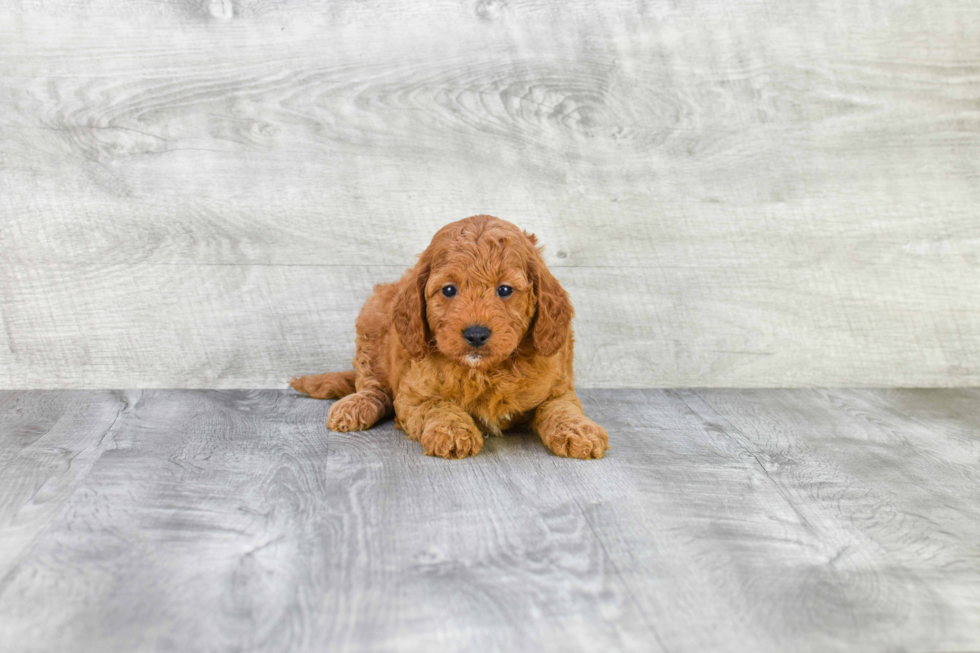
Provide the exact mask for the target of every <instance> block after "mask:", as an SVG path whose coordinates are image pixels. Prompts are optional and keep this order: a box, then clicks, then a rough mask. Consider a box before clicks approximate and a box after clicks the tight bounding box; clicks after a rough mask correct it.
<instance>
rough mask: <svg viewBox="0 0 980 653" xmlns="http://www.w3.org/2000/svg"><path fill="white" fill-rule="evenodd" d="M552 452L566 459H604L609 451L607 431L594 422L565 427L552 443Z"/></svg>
mask: <svg viewBox="0 0 980 653" xmlns="http://www.w3.org/2000/svg"><path fill="white" fill-rule="evenodd" d="M550 448H551V450H552V451H553V452H554V453H555V454H557V455H559V456H563V457H566V458H579V459H581V460H589V459H592V458H602V456H603V454H604V453H605V452H606V450H607V449H609V435H608V434H607V433H606V429H604V428H602V427H601V426H599V425H598V424H596V423H595V422H592V421H583V422H579V423H575V424H568V425H564V426H562V427H561V428H560V429H559V432H558V433H556V434H555V436H554V437H553V438H552V441H551V447H550Z"/></svg>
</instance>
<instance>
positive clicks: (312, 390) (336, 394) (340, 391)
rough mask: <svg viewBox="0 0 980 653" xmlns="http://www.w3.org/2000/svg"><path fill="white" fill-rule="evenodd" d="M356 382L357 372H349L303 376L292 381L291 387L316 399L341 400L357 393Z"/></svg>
mask: <svg viewBox="0 0 980 653" xmlns="http://www.w3.org/2000/svg"><path fill="white" fill-rule="evenodd" d="M356 380H357V372H355V371H354V370H348V371H346V372H327V373H326V374H313V375H310V376H301V377H299V378H298V379H293V380H291V381H290V382H289V385H291V386H292V387H293V389H295V390H296V391H297V392H303V393H305V394H308V395H310V396H311V397H313V398H314V399H339V398H341V397H346V396H347V395H349V394H353V393H354V392H356V391H357V387H356V385H355V384H356Z"/></svg>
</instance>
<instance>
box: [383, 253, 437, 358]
mask: <svg viewBox="0 0 980 653" xmlns="http://www.w3.org/2000/svg"><path fill="white" fill-rule="evenodd" d="M431 261H432V256H431V253H430V251H429V250H428V249H426V250H425V251H424V252H422V254H421V256H419V260H418V263H416V264H415V267H414V268H412V269H411V270H409V271H408V272H406V273H405V276H403V277H402V278H401V281H399V283H398V292H397V293H395V300H394V305H393V306H392V314H391V319H392V322H393V323H394V325H395V331H397V332H398V339H399V340H401V343H402V345H403V346H404V347H405V349H407V350H408V353H409V354H411V355H412V358H422V357H423V356H425V354H426V353H427V352H428V351H429V338H430V337H431V334H430V333H429V325H428V322H427V320H426V316H425V284H426V282H427V281H428V280H429V268H430V266H431Z"/></svg>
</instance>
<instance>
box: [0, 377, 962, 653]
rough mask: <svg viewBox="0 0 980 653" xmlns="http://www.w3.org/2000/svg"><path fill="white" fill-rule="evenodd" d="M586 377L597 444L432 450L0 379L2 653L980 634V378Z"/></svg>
mask: <svg viewBox="0 0 980 653" xmlns="http://www.w3.org/2000/svg"><path fill="white" fill-rule="evenodd" d="M583 401H584V404H585V408H586V412H587V413H588V414H589V415H590V416H592V417H593V418H595V419H596V420H598V421H599V422H600V423H602V424H604V425H605V426H606V427H607V428H608V429H609V432H610V436H611V444H612V449H611V450H610V451H609V452H608V454H607V457H605V458H603V459H602V460H601V461H594V462H589V463H583V462H581V461H571V460H566V459H560V458H557V457H555V456H553V455H551V454H550V453H549V452H548V451H547V450H546V449H545V448H544V446H543V445H542V444H541V443H540V442H539V441H538V440H537V439H536V438H534V437H533V436H531V435H530V434H522V433H515V434H510V435H508V436H505V437H503V438H491V439H489V440H487V444H486V446H485V447H484V450H483V451H482V452H481V453H480V455H479V456H477V457H475V458H472V459H467V460H465V461H445V460H442V459H434V458H428V457H425V456H423V455H422V454H421V450H420V447H419V446H418V445H417V444H416V443H413V442H411V441H408V440H407V439H405V438H404V436H403V435H402V434H400V433H398V432H396V431H394V429H393V428H392V426H391V422H390V421H389V422H386V423H384V424H382V425H380V426H379V427H378V428H375V429H373V430H371V431H369V432H361V433H348V434H341V433H329V432H327V431H326V430H325V427H324V421H325V420H326V414H327V410H328V408H329V405H330V403H329V402H323V401H316V400H312V399H309V398H306V397H300V396H298V395H296V394H295V393H292V392H287V391H172V390H171V391H163V390H148V391H144V392H133V393H105V392H73V393H65V392H21V393H10V392H6V393H0V425H2V427H3V428H2V430H0V451H2V452H3V458H2V459H0V465H2V466H0V506H3V512H2V513H0V515H2V521H0V551H2V552H3V553H4V555H3V556H2V557H0V649H2V650H4V651H5V652H10V653H18V652H20V651H46V650H66V649H69V648H70V649H71V650H74V651H93V652H95V651H106V650H132V651H170V650H173V651H186V650H215V651H224V650H253V651H323V650H331V651H334V650H343V651H415V650H443V651H467V652H469V651H528V652H531V651H597V650H603V651H606V650H609V651H651V650H652V651H673V652H675V653H676V652H683V651H752V652H759V651H763V652H765V651H787V650H792V651H827V650H836V651H894V650H906V651H957V650H964V651H966V650H976V649H977V648H978V647H980V567H978V565H977V560H978V559H980V519H978V518H977V517H978V514H977V510H976V506H977V505H980V472H978V466H977V461H978V458H980V419H978V417H977V414H976V412H975V410H972V409H971V408H972V407H974V406H976V405H977V403H978V401H980V391H977V390H935V391H930V390H894V391H887V390H758V391H749V390H741V391H735V390H699V391H690V390H687V391H666V390H594V391H589V392H586V393H583ZM73 452H81V453H78V454H77V455H76V457H75V458H74V460H73V462H72V463H71V464H70V465H69V466H68V467H69V469H68V470H66V469H65V466H64V465H63V464H54V463H57V461H59V460H64V459H66V458H67V457H69V456H70V455H71V453H73ZM82 458H84V461H81V462H82V464H81V465H78V464H77V462H75V461H80V460H81V459H82ZM44 478H47V479H48V480H47V481H43V480H42V479H44ZM38 486H40V488H41V490H40V491H35V492H34V493H33V494H31V493H30V490H31V489H32V488H36V487H38ZM25 529H29V530H30V532H29V533H28V532H27V530H25ZM14 549H16V550H14Z"/></svg>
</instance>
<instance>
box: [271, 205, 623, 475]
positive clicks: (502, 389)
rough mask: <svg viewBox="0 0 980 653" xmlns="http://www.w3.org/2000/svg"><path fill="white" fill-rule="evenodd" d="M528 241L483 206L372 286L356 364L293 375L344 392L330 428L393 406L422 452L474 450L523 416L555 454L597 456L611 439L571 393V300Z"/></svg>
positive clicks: (322, 395) (449, 454)
mask: <svg viewBox="0 0 980 653" xmlns="http://www.w3.org/2000/svg"><path fill="white" fill-rule="evenodd" d="M536 245H537V239H536V238H535V237H534V236H533V235H531V234H527V233H526V232H524V231H521V230H520V229H518V228H517V227H515V226H514V225H512V224H511V223H509V222H505V221H504V220H500V219H498V218H494V217H492V216H489V215H477V216H474V217H471V218H466V219H465V220H460V221H459V222H453V223H452V224H448V225H446V226H445V227H443V228H442V229H440V230H439V232H438V233H436V235H435V237H433V239H432V243H431V244H430V245H429V246H428V248H426V250H425V251H424V252H422V254H421V255H420V256H419V259H418V262H417V263H416V265H415V267H414V268H412V269H411V270H409V271H408V272H407V273H405V275H404V276H403V277H402V278H401V280H400V281H398V282H397V283H388V284H379V285H377V286H375V288H374V294H373V295H372V296H371V297H370V299H368V300H367V302H366V303H365V304H364V307H363V308H362V309H361V314H360V316H358V318H357V325H356V327H357V340H356V348H357V355H356V356H355V358H354V370H353V371H349V372H333V373H329V374H319V375H315V376H304V377H301V378H298V379H293V380H292V381H291V382H290V385H292V387H293V388H295V389H296V390H298V391H300V392H303V393H306V394H308V395H310V396H311V397H316V398H318V399H330V398H340V401H338V402H336V403H335V404H334V405H333V406H331V407H330V413H329V417H328V420H327V426H328V427H330V428H331V429H333V430H335V431H359V430H362V429H366V428H369V427H370V426H371V425H373V424H374V423H375V422H377V421H378V420H380V419H382V418H383V417H385V416H387V415H389V414H390V413H391V412H392V410H394V413H395V427H396V428H398V429H401V430H403V431H405V433H407V434H408V437H409V438H411V439H412V440H416V441H417V442H419V443H420V444H421V445H422V448H423V449H424V450H425V453H426V454H428V455H430V456H442V457H443V458H465V457H467V456H473V455H475V454H477V453H478V452H479V451H480V449H481V448H482V447H483V438H484V435H485V434H487V435H500V434H501V432H502V431H504V430H506V429H508V428H510V427H512V426H515V425H529V426H530V428H531V429H532V430H533V431H534V432H535V433H537V434H538V435H539V436H540V437H541V440H542V442H544V444H545V445H546V446H547V447H548V448H549V449H551V451H553V452H554V453H556V454H557V455H559V456H568V457H572V458H601V457H602V454H603V452H605V451H606V450H607V449H608V448H609V437H608V435H607V434H606V430H605V429H604V428H602V427H601V426H599V425H598V424H596V423H595V422H593V421H592V420H590V419H589V418H588V417H586V416H585V414H584V413H583V411H582V402H581V401H579V398H578V397H577V396H576V395H575V386H574V382H573V378H572V327H571V322H572V315H573V311H572V305H571V303H570V302H569V299H568V294H567V293H566V292H565V289H564V288H562V287H561V285H560V284H559V283H558V281H557V280H556V279H555V277H553V276H552V275H551V272H549V271H548V268H547V267H545V264H544V260H543V259H542V257H541V253H540V248H537V247H535V246H536Z"/></svg>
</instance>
